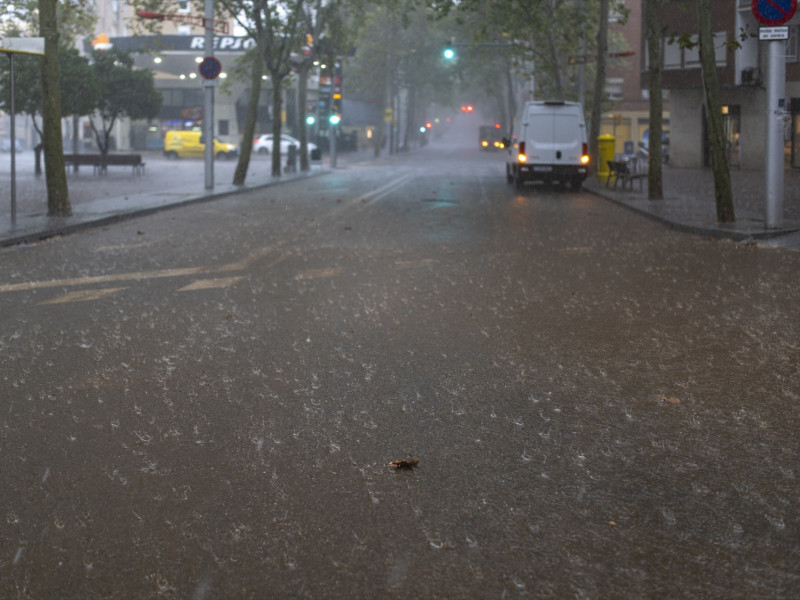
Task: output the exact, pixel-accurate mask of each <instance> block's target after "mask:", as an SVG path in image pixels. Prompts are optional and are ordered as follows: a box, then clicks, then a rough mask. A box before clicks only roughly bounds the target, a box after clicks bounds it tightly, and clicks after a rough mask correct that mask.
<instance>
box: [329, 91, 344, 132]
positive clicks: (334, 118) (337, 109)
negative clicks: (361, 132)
mask: <svg viewBox="0 0 800 600" xmlns="http://www.w3.org/2000/svg"><path fill="white" fill-rule="evenodd" d="M341 120H342V94H341V93H340V92H334V93H333V97H332V98H331V116H330V118H329V119H328V121H329V122H330V124H331V125H338V124H339V122H340V121H341Z"/></svg>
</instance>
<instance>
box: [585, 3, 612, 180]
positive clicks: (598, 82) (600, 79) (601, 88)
mask: <svg viewBox="0 0 800 600" xmlns="http://www.w3.org/2000/svg"><path fill="white" fill-rule="evenodd" d="M608 13H609V0H600V23H599V25H598V27H597V70H596V72H595V81H594V94H593V101H592V116H591V122H590V123H589V131H590V133H589V156H591V157H592V162H591V164H592V166H593V168H594V170H595V172H596V171H597V170H598V164H597V162H598V160H599V154H600V153H599V151H598V144H599V141H598V138H599V137H600V120H601V118H602V115H603V97H604V95H605V88H606V55H607V54H608Z"/></svg>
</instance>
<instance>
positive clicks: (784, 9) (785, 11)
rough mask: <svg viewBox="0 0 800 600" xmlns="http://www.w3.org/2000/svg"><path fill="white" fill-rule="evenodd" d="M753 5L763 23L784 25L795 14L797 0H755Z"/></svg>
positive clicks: (755, 12) (754, 11) (754, 13)
mask: <svg viewBox="0 0 800 600" xmlns="http://www.w3.org/2000/svg"><path fill="white" fill-rule="evenodd" d="M752 7H753V16H754V17H755V18H756V20H757V21H758V22H759V23H761V24H762V25H783V24H784V23H786V21H788V20H789V19H791V18H792V17H793V16H794V13H795V11H796V10H797V0H753V5H752Z"/></svg>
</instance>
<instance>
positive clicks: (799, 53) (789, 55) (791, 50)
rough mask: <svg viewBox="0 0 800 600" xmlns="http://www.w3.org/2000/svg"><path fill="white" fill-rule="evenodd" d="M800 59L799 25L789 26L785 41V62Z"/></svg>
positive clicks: (794, 61)
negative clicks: (787, 37) (787, 36)
mask: <svg viewBox="0 0 800 600" xmlns="http://www.w3.org/2000/svg"><path fill="white" fill-rule="evenodd" d="M799 61H800V25H790V26H789V39H788V40H787V42H786V62H787V63H796V62H799Z"/></svg>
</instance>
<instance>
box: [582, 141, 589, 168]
mask: <svg viewBox="0 0 800 600" xmlns="http://www.w3.org/2000/svg"><path fill="white" fill-rule="evenodd" d="M581 164H582V165H588V164H589V145H588V144H583V147H582V148H581Z"/></svg>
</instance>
